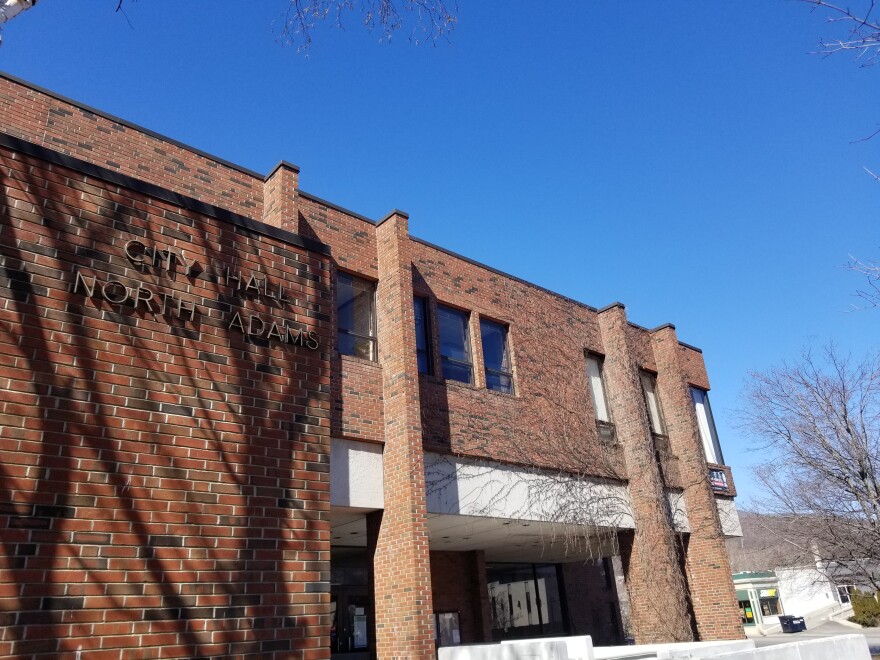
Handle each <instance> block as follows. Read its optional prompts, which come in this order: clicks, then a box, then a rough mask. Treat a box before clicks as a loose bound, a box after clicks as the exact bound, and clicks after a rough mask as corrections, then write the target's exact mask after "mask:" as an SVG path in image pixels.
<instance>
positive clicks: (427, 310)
mask: <svg viewBox="0 0 880 660" xmlns="http://www.w3.org/2000/svg"><path fill="white" fill-rule="evenodd" d="M419 307H421V310H422V314H423V316H424V322H423V325H424V328H425V335H424V337H423V339H424V341H425V348H424V349H421V348H419V337H418V327H419V326H418V323H416V316H417V310H418V309H419ZM413 324H414V325H415V330H416V369H417V370H418V372H419V373H420V374H424V375H426V376H433V375H434V351H433V346H432V338H433V333H432V332H431V305H430V301H429V300H428V298H427V297H426V296H420V295H419V294H417V293H414V294H413ZM419 355H424V356H425V366H426V368H427V369H426V370H425V371H422V369H421V368H420V366H419Z"/></svg>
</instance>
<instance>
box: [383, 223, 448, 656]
mask: <svg viewBox="0 0 880 660" xmlns="http://www.w3.org/2000/svg"><path fill="white" fill-rule="evenodd" d="M376 243H377V246H376V247H377V253H378V262H379V284H378V287H377V291H376V306H377V319H378V339H379V356H380V361H381V364H382V388H383V399H384V402H385V449H384V464H385V510H384V512H383V514H382V521H381V525H380V528H379V530H378V537H377V539H376V552H375V558H374V575H375V597H376V651H377V654H378V657H379V658H380V659H383V658H425V659H428V658H433V657H434V627H433V621H432V617H433V606H432V602H431V564H430V555H429V539H428V526H427V519H426V508H425V467H424V455H423V452H422V423H421V407H420V403H419V375H418V364H417V362H416V349H415V346H416V338H415V319H414V317H413V293H412V259H411V257H410V252H409V246H410V242H409V230H408V216H407V215H406V214H405V213H402V212H400V211H393V212H392V213H390V214H389V215H388V216H387V217H386V218H385V219H384V220H383V221H382V222H381V223H380V224H379V226H378V227H377V228H376Z"/></svg>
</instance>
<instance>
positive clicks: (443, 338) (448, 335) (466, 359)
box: [437, 306, 473, 383]
mask: <svg viewBox="0 0 880 660" xmlns="http://www.w3.org/2000/svg"><path fill="white" fill-rule="evenodd" d="M437 325H438V327H439V330H440V360H441V362H442V366H443V377H444V378H445V379H447V380H457V381H461V382H462V383H472V382H473V367H472V365H471V342H470V338H469V336H468V314H467V313H466V312H460V311H459V310H457V309H452V308H450V307H443V306H438V307H437Z"/></svg>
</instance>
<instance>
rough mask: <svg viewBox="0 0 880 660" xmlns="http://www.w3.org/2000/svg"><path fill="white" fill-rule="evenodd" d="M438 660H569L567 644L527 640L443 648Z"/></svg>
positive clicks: (440, 649)
mask: <svg viewBox="0 0 880 660" xmlns="http://www.w3.org/2000/svg"><path fill="white" fill-rule="evenodd" d="M437 657H438V660H568V647H567V646H566V644H565V642H545V641H543V640H542V641H536V640H527V641H524V642H522V643H519V644H474V645H469V646H441V647H440V648H439V649H438V651H437Z"/></svg>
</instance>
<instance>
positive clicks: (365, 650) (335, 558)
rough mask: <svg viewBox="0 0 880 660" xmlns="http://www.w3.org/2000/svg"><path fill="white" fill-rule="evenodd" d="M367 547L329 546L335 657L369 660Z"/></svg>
mask: <svg viewBox="0 0 880 660" xmlns="http://www.w3.org/2000/svg"><path fill="white" fill-rule="evenodd" d="M369 561H370V560H369V556H368V555H367V551H366V548H345V547H332V548H331V549H330V576H331V579H330V613H331V615H332V623H331V626H330V654H331V657H332V658H334V660H370V659H371V658H374V657H375V648H376V646H375V641H374V640H373V593H372V590H371V588H370V584H369Z"/></svg>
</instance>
